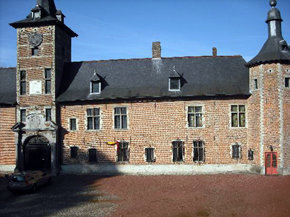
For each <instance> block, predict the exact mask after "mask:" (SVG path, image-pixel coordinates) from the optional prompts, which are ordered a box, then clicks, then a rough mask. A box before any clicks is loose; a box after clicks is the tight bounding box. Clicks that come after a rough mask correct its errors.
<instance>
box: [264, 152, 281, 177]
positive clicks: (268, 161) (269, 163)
mask: <svg viewBox="0 0 290 217" xmlns="http://www.w3.org/2000/svg"><path fill="white" fill-rule="evenodd" d="M265 172H266V175H276V174H278V171H277V152H266V153H265Z"/></svg>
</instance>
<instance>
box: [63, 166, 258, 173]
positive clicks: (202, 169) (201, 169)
mask: <svg viewBox="0 0 290 217" xmlns="http://www.w3.org/2000/svg"><path fill="white" fill-rule="evenodd" d="M61 173H62V174H99V175H198V174H224V173H234V174H237V173H247V174H260V173H261V168H260V167H259V166H256V165H247V164H236V165H200V166H192V165H88V164H77V165H63V166H62V171H61Z"/></svg>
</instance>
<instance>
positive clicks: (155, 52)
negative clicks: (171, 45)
mask: <svg viewBox="0 0 290 217" xmlns="http://www.w3.org/2000/svg"><path fill="white" fill-rule="evenodd" d="M152 58H159V59H160V58H161V45H160V42H159V41H157V42H152Z"/></svg>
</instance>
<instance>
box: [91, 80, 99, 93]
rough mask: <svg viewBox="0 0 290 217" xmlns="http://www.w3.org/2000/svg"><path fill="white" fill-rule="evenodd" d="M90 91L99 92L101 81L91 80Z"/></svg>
mask: <svg viewBox="0 0 290 217" xmlns="http://www.w3.org/2000/svg"><path fill="white" fill-rule="evenodd" d="M91 93H94V94H100V93H101V82H100V81H91Z"/></svg>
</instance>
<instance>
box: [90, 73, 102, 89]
mask: <svg viewBox="0 0 290 217" xmlns="http://www.w3.org/2000/svg"><path fill="white" fill-rule="evenodd" d="M102 80H103V78H102V77H101V76H100V75H98V74H97V73H96V72H95V73H94V75H93V77H91V79H90V93H91V94H100V93H101V91H102Z"/></svg>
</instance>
